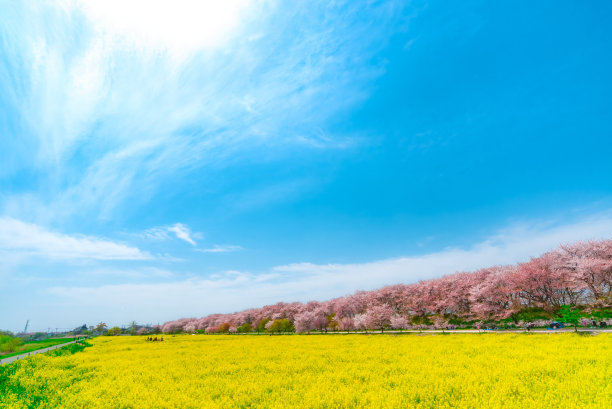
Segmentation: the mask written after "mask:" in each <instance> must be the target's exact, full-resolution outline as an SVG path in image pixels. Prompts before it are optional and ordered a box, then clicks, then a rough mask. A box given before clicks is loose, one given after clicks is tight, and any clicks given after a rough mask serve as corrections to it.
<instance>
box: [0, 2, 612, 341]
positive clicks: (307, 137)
mask: <svg viewBox="0 0 612 409" xmlns="http://www.w3.org/2000/svg"><path fill="white" fill-rule="evenodd" d="M167 3H168V4H166V2H161V1H159V2H156V1H152V2H151V1H149V2H145V1H142V0H131V1H127V0H126V1H114V0H112V1H105V2H100V3H99V5H97V4H95V3H93V4H92V2H85V1H79V0H63V1H57V2H49V1H34V0H32V1H24V2H14V1H10V0H0V257H1V259H2V263H1V264H0V329H9V330H13V331H17V330H21V329H22V328H23V326H24V325H25V321H26V320H28V319H29V320H30V322H31V324H30V325H31V326H30V328H31V329H34V330H46V329H47V328H62V329H71V328H74V327H76V326H79V325H82V324H83V323H86V324H88V325H95V324H96V323H98V322H100V321H105V322H106V323H108V324H110V325H125V324H127V323H128V322H130V321H132V320H136V321H138V322H139V323H153V324H156V323H157V322H164V321H166V320H171V319H176V318H180V317H192V316H198V317H199V316H203V315H206V314H209V313H214V312H232V311H236V310H240V309H244V308H247V307H259V306H262V305H264V304H268V303H275V302H277V301H308V300H311V299H326V298H331V297H336V296H342V295H345V294H348V293H352V292H353V291H355V290H359V289H364V290H367V289H374V288H378V287H380V286H382V285H386V284H395V283H400V282H401V283H410V282H415V281H418V280H420V279H426V278H431V277H437V276H441V275H443V274H448V273H452V272H455V271H463V270H473V269H476V268H478V267H485V266H490V265H496V264H506V263H515V262H520V261H524V260H527V259H528V258H529V257H530V256H537V255H538V254H540V253H541V252H543V251H546V250H548V249H551V248H553V247H556V246H557V245H559V244H561V243H567V242H573V241H577V240H586V239H600V238H611V237H612V166H611V165H610V154H611V153H612V132H611V129H612V112H610V111H611V107H612V101H611V95H612V80H611V79H610V72H612V41H611V40H612V26H610V24H609V21H610V20H611V18H612V3H610V2H605V1H594V2H580V1H541V2H535V3H534V2H527V1H524V2H521V1H519V2H516V1H499V2H494V3H492V2H487V1H465V2H461V3H456V4H453V3H449V2H443V1H412V2H408V1H381V2H377V1H346V2H343V1H338V2H326V1H308V2H279V1H248V0H237V1H224V2H223V5H219V4H217V3H219V2H200V1H195V0H193V1H190V0H177V1H174V2H167Z"/></svg>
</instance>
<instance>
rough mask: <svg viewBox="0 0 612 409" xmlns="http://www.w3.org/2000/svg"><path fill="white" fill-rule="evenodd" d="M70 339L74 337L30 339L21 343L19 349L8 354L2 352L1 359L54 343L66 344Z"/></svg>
mask: <svg viewBox="0 0 612 409" xmlns="http://www.w3.org/2000/svg"><path fill="white" fill-rule="evenodd" d="M70 341H72V338H50V339H45V340H42V341H30V342H27V343H25V344H23V345H21V346H20V347H19V350H18V351H15V352H10V353H8V354H0V359H3V358H8V357H10V356H15V355H21V354H27V353H28V352H32V351H36V350H38V349H43V348H47V347H51V346H53V345H58V344H64V343H66V342H70Z"/></svg>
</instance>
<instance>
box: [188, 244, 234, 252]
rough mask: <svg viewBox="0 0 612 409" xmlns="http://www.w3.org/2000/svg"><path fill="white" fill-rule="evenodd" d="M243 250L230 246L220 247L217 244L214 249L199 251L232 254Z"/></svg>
mask: <svg viewBox="0 0 612 409" xmlns="http://www.w3.org/2000/svg"><path fill="white" fill-rule="evenodd" d="M238 250H242V247H241V246H234V245H230V244H225V245H218V244H215V245H214V246H213V247H211V248H208V249H198V250H197V251H201V252H202V253H231V252H234V251H238Z"/></svg>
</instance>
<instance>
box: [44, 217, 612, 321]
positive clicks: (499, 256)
mask: <svg viewBox="0 0 612 409" xmlns="http://www.w3.org/2000/svg"><path fill="white" fill-rule="evenodd" d="M610 232H612V215H610V214H603V215H598V216H597V217H593V218H590V219H584V220H581V221H577V222H574V223H570V224H557V223H553V222H544V223H529V224H514V225H512V226H509V227H508V228H506V229H503V230H501V231H499V232H497V233H496V234H493V235H491V237H489V238H488V239H486V240H483V241H482V242H479V243H477V244H475V245H473V246H471V247H469V248H459V247H457V248H448V249H444V250H441V251H438V252H434V253H429V254H423V255H418V256H410V257H398V258H393V259H386V260H378V261H372V262H369V263H360V264H324V265H321V264H312V263H295V264H289V265H283V266H277V267H274V268H272V269H270V270H269V271H267V272H264V273H262V274H254V273H249V272H239V271H228V272H225V273H223V274H219V275H215V276H211V277H209V278H207V279H197V278H193V279H189V280H183V281H176V282H170V283H168V282H165V283H157V284H155V283H153V284H120V285H109V286H103V287H91V288H83V287H54V288H52V289H50V290H49V291H51V292H52V293H53V294H55V295H57V296H59V297H62V298H70V299H74V300H77V301H78V302H79V303H85V304H87V305H90V306H92V307H93V308H101V306H102V305H103V306H105V308H108V307H107V306H108V305H111V306H112V305H115V304H114V303H112V302H111V303H110V304H109V302H108V301H109V298H108V297H109V294H112V296H111V297H117V299H118V300H119V299H120V300H122V302H121V305H122V307H121V309H117V311H115V312H114V313H115V314H116V316H117V317H119V316H121V314H122V309H123V308H127V307H125V304H126V303H131V304H132V305H130V307H129V308H134V310H133V311H135V313H138V314H142V315H141V318H140V319H142V320H154V319H175V318H179V317H181V316H193V315H204V314H207V313H213V312H232V311H235V310H239V309H242V308H248V307H252V306H259V305H263V304H267V303H274V302H277V301H300V300H301V301H308V300H311V299H329V298H332V297H337V296H342V295H345V294H349V293H352V292H354V291H356V290H360V289H366V290H367V289H374V288H378V287H381V286H384V285H388V284H396V283H412V282H416V281H418V280H422V279H429V278H434V277H439V276H442V275H444V274H450V273H453V272H456V271H472V270H475V269H478V268H481V267H487V266H492V265H500V264H501V265H503V264H511V263H517V262H521V261H526V260H528V259H529V257H531V256H537V255H539V254H540V253H542V252H545V251H547V250H550V249H552V248H555V247H556V246H558V245H560V244H563V243H568V242H573V241H576V240H588V239H602V238H610V234H611V233H610ZM159 299H163V300H164V308H163V311H162V310H161V309H160V308H159V307H158V305H157V304H158V302H159ZM111 308H113V307H111ZM151 311H153V312H154V314H151ZM109 313H110V312H109ZM159 317H163V318H159Z"/></svg>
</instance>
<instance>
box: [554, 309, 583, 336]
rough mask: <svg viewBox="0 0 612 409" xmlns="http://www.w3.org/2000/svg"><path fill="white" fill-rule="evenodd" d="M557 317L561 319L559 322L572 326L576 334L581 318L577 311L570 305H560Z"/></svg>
mask: <svg viewBox="0 0 612 409" xmlns="http://www.w3.org/2000/svg"><path fill="white" fill-rule="evenodd" d="M559 316H560V317H561V321H563V322H564V323H566V324H572V325H573V326H574V331H576V332H578V323H579V322H580V318H581V317H582V314H581V313H580V311H579V310H577V309H576V308H575V307H572V306H571V305H562V306H561V309H560V310H559Z"/></svg>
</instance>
